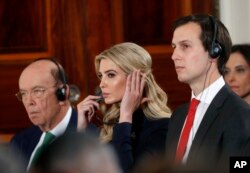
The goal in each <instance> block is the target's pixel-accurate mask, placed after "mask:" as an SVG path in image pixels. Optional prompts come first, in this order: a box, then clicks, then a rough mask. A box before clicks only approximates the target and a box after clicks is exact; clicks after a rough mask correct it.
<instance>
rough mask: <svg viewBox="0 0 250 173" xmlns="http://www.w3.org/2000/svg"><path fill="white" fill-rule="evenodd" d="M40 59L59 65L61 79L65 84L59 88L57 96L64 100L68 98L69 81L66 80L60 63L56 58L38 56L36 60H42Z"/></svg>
mask: <svg viewBox="0 0 250 173" xmlns="http://www.w3.org/2000/svg"><path fill="white" fill-rule="evenodd" d="M40 60H48V61H51V62H53V63H54V64H55V65H56V66H57V69H58V74H59V79H60V80H61V81H62V83H63V86H62V87H60V88H57V90H56V92H55V94H56V97H57V99H58V100H59V101H64V100H65V99H66V89H67V81H66V76H65V74H64V72H63V70H62V69H61V68H60V65H59V63H58V62H57V61H56V60H55V59H54V58H38V59H36V60H35V61H40ZM35 61H34V62H35Z"/></svg>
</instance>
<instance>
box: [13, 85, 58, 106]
mask: <svg viewBox="0 0 250 173" xmlns="http://www.w3.org/2000/svg"><path fill="white" fill-rule="evenodd" d="M54 87H55V86H53V87H49V88H54ZM49 88H43V87H35V88H33V89H32V90H31V91H30V95H31V96H32V98H37V99H39V98H42V97H43V96H44V93H45V91H46V90H47V89H49ZM15 95H16V97H17V99H18V100H19V101H21V102H25V101H26V100H27V99H28V95H29V92H28V91H19V92H18V93H16V94H15Z"/></svg>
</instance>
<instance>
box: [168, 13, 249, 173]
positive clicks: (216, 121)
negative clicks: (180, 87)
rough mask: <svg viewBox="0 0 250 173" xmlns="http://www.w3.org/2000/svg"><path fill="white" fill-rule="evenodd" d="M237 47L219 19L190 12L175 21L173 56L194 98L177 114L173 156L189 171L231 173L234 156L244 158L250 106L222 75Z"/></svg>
mask: <svg viewBox="0 0 250 173" xmlns="http://www.w3.org/2000/svg"><path fill="white" fill-rule="evenodd" d="M231 45H232V43H231V38H230V35H229V33H228V31H227V29H226V27H225V26H224V25H223V24H222V22H220V21H219V20H218V19H216V18H215V17H212V16H209V15H202V14H200V15H190V16H186V17H182V18H180V19H178V20H177V21H175V23H174V33H173V39H172V46H173V48H174V51H173V55H172V60H173V61H174V65H175V69H176V73H177V76H178V80H179V81H180V82H183V83H187V84H188V85H189V86H190V88H191V90H192V101H191V103H190V104H185V105H183V106H181V107H180V108H178V109H177V110H176V111H174V113H173V114H172V117H171V120H170V123H169V130H168V134H167V151H168V152H167V155H168V159H169V160H174V161H175V163H176V164H177V165H178V166H184V169H188V170H187V171H196V172H216V171H218V172H223V171H225V172H228V168H229V158H230V156H240V155H241V153H242V151H241V149H242V148H245V145H246V143H247V141H248V139H249V138H250V107H249V105H247V104H246V103H245V102H244V101H243V100H241V98H239V97H238V96H237V95H235V94H234V93H233V92H232V91H231V90H230V88H229V87H228V86H227V85H226V84H225V81H224V80H223V77H222V76H221V74H222V72H223V68H224V65H225V63H226V61H227V60H228V57H229V54H230V50H231Z"/></svg>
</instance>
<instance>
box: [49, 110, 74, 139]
mask: <svg viewBox="0 0 250 173" xmlns="http://www.w3.org/2000/svg"><path fill="white" fill-rule="evenodd" d="M71 114H72V108H71V107H69V109H68V111H67V113H66V115H65V116H64V118H63V119H62V121H61V122H60V123H59V124H58V125H57V126H56V127H54V128H53V129H52V130H50V132H51V133H52V134H53V135H55V136H60V135H62V134H63V133H64V132H65V130H66V128H67V126H68V124H69V120H70V117H71Z"/></svg>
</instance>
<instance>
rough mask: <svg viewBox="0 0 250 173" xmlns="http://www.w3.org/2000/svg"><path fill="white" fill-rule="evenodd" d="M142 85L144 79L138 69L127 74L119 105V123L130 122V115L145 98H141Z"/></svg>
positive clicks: (143, 84)
mask: <svg viewBox="0 0 250 173" xmlns="http://www.w3.org/2000/svg"><path fill="white" fill-rule="evenodd" d="M144 86H145V79H144V76H143V75H142V74H141V72H140V70H135V71H133V73H131V74H129V75H128V77H127V83H126V89H125V93H124V96H123V98H122V102H121V107H120V119H119V122H120V123H121V122H130V123H132V115H133V113H134V111H135V110H136V109H137V108H138V107H139V106H140V104H141V103H142V102H144V101H145V100H147V98H142V94H143V89H144Z"/></svg>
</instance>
